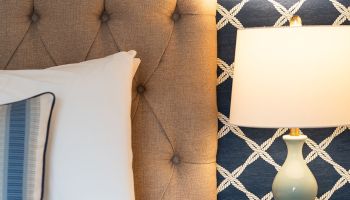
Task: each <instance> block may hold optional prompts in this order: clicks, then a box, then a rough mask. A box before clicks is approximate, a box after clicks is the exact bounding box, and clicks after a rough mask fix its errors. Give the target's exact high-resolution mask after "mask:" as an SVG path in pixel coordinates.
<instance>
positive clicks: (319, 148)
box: [217, 0, 350, 200]
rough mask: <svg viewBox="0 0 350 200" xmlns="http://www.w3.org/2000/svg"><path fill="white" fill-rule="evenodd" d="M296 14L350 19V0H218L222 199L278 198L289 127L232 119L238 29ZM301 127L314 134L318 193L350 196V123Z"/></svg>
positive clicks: (310, 159)
mask: <svg viewBox="0 0 350 200" xmlns="http://www.w3.org/2000/svg"><path fill="white" fill-rule="evenodd" d="M294 14H297V15H299V16H301V18H302V19H303V24H304V25H334V26H338V25H350V0H299V1H297V0H218V5H217V30H218V47H219V49H218V56H219V58H218V60H217V62H218V79H217V92H218V108H219V114H218V117H219V131H218V137H219V150H218V156H217V178H218V186H217V192H218V199H219V200H245V199H249V200H269V199H273V195H272V192H271V185H272V182H273V178H274V177H275V175H276V173H277V171H278V170H279V169H280V167H281V165H282V164H283V162H284V160H285V157H286V154H287V152H286V146H285V144H284V142H283V140H282V135H283V134H286V133H287V129H286V128H280V129H255V128H240V127H236V126H233V125H231V124H230V123H229V122H228V117H229V113H230V95H231V85H232V80H233V79H234V71H233V70H234V55H235V40H236V31H237V29H243V28H247V27H261V26H275V27H279V26H286V25H288V20H289V19H290V18H291V17H292V16H293V15H294ZM349 37H350V35H349ZM349 54H350V52H349ZM252 59H254V58H253V56H252ZM349 67H350V66H349ZM349 78H350V76H349ZM281 101H283V99H281ZM302 132H303V133H304V134H306V135H307V136H308V137H309V139H308V140H307V142H306V144H305V146H304V150H303V154H304V158H305V159H306V162H307V163H308V166H309V167H310V169H311V171H312V172H313V173H314V175H315V177H316V179H317V182H318V187H319V188H318V195H317V199H318V200H327V199H332V200H350V126H346V125H344V126H341V127H334V128H327V129H302Z"/></svg>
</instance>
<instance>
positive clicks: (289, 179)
mask: <svg viewBox="0 0 350 200" xmlns="http://www.w3.org/2000/svg"><path fill="white" fill-rule="evenodd" d="M306 139H307V136H306V135H300V136H290V135H285V136H283V140H284V141H285V142H286V144H287V148H288V155H287V159H286V161H285V162H284V164H283V166H282V168H281V169H280V171H279V172H278V173H277V175H276V177H275V180H274V181H273V184H272V193H273V196H274V199H275V200H315V198H316V195H317V182H316V179H315V177H314V175H313V174H312V172H311V171H310V169H309V168H308V166H307V165H306V162H305V160H304V158H303V153H302V149H303V145H304V142H305V140H306Z"/></svg>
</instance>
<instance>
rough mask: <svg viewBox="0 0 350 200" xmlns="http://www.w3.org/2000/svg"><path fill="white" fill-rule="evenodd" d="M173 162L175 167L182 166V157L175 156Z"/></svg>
mask: <svg viewBox="0 0 350 200" xmlns="http://www.w3.org/2000/svg"><path fill="white" fill-rule="evenodd" d="M171 162H172V163H173V164H174V165H178V164H180V162H181V160H180V157H179V156H177V155H174V156H173V157H172V158H171Z"/></svg>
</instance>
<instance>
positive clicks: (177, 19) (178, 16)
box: [171, 13, 180, 22]
mask: <svg viewBox="0 0 350 200" xmlns="http://www.w3.org/2000/svg"><path fill="white" fill-rule="evenodd" d="M171 18H172V19H173V20H174V21H175V22H176V21H179V19H180V14H179V13H173V16H172V17H171Z"/></svg>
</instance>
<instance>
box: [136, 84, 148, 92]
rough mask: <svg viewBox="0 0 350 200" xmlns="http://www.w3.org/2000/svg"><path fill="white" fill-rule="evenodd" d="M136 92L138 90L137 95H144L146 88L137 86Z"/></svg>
mask: <svg viewBox="0 0 350 200" xmlns="http://www.w3.org/2000/svg"><path fill="white" fill-rule="evenodd" d="M136 90H137V93H139V94H143V93H144V92H145V91H146V88H145V86H143V85H139V86H137V89H136Z"/></svg>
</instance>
